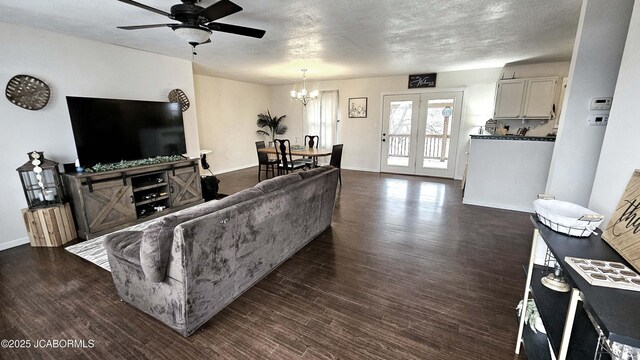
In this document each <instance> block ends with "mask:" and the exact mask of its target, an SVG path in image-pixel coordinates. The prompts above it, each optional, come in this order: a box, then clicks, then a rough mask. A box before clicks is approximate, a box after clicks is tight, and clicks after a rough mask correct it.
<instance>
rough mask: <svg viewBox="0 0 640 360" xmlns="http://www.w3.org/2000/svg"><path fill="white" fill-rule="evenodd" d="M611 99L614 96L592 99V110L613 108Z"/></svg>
mask: <svg viewBox="0 0 640 360" xmlns="http://www.w3.org/2000/svg"><path fill="white" fill-rule="evenodd" d="M611 101H613V98H610V97H597V98H593V99H591V106H590V107H589V109H590V110H609V109H611Z"/></svg>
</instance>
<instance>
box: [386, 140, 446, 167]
mask: <svg viewBox="0 0 640 360" xmlns="http://www.w3.org/2000/svg"><path fill="white" fill-rule="evenodd" d="M410 137H411V135H389V156H393V157H409V145H410V142H409V138H410ZM448 145H449V136H448V135H425V143H424V154H423V156H424V158H425V159H437V160H440V161H445V160H447V147H448Z"/></svg>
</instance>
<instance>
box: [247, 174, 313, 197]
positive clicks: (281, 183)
mask: <svg viewBox="0 0 640 360" xmlns="http://www.w3.org/2000/svg"><path fill="white" fill-rule="evenodd" d="M301 179H302V178H301V177H300V175H299V173H293V174H288V175H283V176H277V177H275V178H273V179H268V180H265V181H263V182H260V183H258V185H256V186H254V187H253V188H254V189H258V190H260V191H262V192H263V193H264V194H266V193H269V192H272V191H274V190H278V189H281V188H283V187H285V186H287V185H289V184H293V183H295V182H298V181H300V180H301Z"/></svg>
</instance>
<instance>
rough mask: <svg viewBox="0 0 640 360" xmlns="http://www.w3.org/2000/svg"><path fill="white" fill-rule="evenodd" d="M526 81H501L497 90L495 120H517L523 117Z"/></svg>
mask: <svg viewBox="0 0 640 360" xmlns="http://www.w3.org/2000/svg"><path fill="white" fill-rule="evenodd" d="M526 82H527V81H526V80H524V79H514V80H501V81H499V82H498V88H497V89H496V110H495V113H494V115H493V117H494V118H495V119H516V118H519V117H520V116H521V115H522V101H523V100H524V94H525V90H526V88H525V86H526Z"/></svg>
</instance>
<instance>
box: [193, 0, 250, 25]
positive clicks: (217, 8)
mask: <svg viewBox="0 0 640 360" xmlns="http://www.w3.org/2000/svg"><path fill="white" fill-rule="evenodd" d="M238 11H242V8H241V7H240V6H238V5H236V4H234V3H232V2H231V1H229V0H220V1H218V2H217V3H215V4H213V5H211V6H209V7H207V8H204V9H202V11H200V12H199V13H198V16H203V17H205V18H207V19H208V20H209V21H215V20H218V19H220V18H223V17H225V16H229V15H231V14H235V13H237V12H238ZM209 21H207V22H209Z"/></svg>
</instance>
